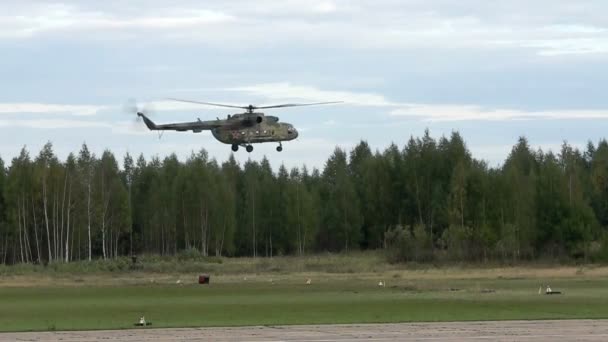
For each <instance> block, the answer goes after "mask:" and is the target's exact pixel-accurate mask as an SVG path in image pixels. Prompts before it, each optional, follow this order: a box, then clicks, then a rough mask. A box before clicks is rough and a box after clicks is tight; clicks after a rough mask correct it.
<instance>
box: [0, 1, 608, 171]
mask: <svg viewBox="0 0 608 342" xmlns="http://www.w3.org/2000/svg"><path fill="white" fill-rule="evenodd" d="M606 13H608V2H606V1H604V0H596V1H593V0H590V1H584V0H582V1H570V0H534V1H529V0H525V1H524V0H508V1H506V0H505V1H503V0H495V1H487V0H459V1H448V0H385V1H380V0H373V1H372V0H362V1H339V0H334V1H329V0H327V1H321V0H319V1H316V0H282V1H250V0H243V1H193V0H192V1H179V0H173V1H160V0H146V1H143V0H142V1H136V0H131V1H128V2H127V1H118V0H106V1H85V0H80V1H28V0H20V1H11V0H6V1H2V3H0V77H1V80H2V82H1V85H0V156H1V157H2V158H3V159H4V160H5V162H6V163H7V164H8V163H10V160H11V159H12V158H13V157H14V156H15V155H17V154H18V153H19V151H20V149H21V148H22V147H23V146H27V148H28V149H29V150H30V153H31V154H33V155H36V154H38V152H39V150H40V148H41V146H42V145H44V143H46V142H47V141H51V142H52V143H53V145H54V149H55V151H56V153H57V154H58V155H59V157H60V158H62V159H64V158H65V157H66V156H67V153H69V152H71V151H75V152H76V151H78V150H79V149H80V146H81V144H82V143H83V142H86V143H87V144H88V145H89V148H90V149H92V150H93V151H94V152H96V153H98V154H99V153H101V152H102V151H103V149H105V148H108V149H111V150H112V151H114V152H115V153H116V155H117V157H118V158H119V159H120V160H122V156H123V155H124V153H125V152H126V151H129V152H130V153H131V154H134V155H139V154H140V153H143V154H144V155H145V156H146V157H147V158H149V157H150V156H152V155H159V156H161V157H162V156H164V155H166V154H168V153H171V152H175V153H177V155H178V156H179V157H180V159H182V160H183V159H184V158H185V157H186V156H188V155H189V154H190V153H191V152H192V151H198V150H199V149H200V148H205V149H206V150H207V151H208V152H209V154H210V156H211V157H215V158H217V159H218V161H223V160H225V159H226V158H227V157H228V155H229V154H230V153H231V150H230V146H229V145H224V144H222V143H220V142H218V141H216V140H215V139H214V138H213V137H212V136H211V134H210V133H209V132H204V133H200V134H194V133H191V132H165V133H164V135H163V136H162V138H161V139H159V137H158V134H157V133H156V132H150V131H147V130H146V129H145V127H144V126H143V123H142V122H138V121H136V120H135V118H134V116H133V114H132V113H128V112H126V111H125V110H124V106H125V103H126V102H127V101H128V99H130V98H134V99H136V100H137V101H138V103H140V105H141V106H142V107H143V106H144V105H146V104H148V107H147V108H148V109H151V110H153V114H154V115H153V117H152V118H153V119H154V120H155V121H157V123H167V122H173V121H186V120H187V121H190V120H193V119H196V118H199V117H200V118H201V119H202V120H205V119H213V118H215V117H225V116H226V115H227V114H230V113H233V111H232V110H230V109H228V108H215V107H206V106H198V105H189V104H184V103H177V102H167V101H164V100H163V99H165V98H167V97H179V98H185V99H192V100H200V101H209V102H224V103H231V104H243V105H247V104H250V103H251V104H275V103H284V102H294V101H297V102H305V101H313V102H316V101H345V103H344V104H338V105H328V106H318V107H301V108H291V109H290V108H288V109H273V110H267V111H266V114H269V115H276V116H278V117H279V118H280V119H281V120H282V121H286V122H290V123H293V124H294V125H295V126H296V127H297V128H298V130H299V132H300V136H299V138H298V140H297V141H292V142H288V143H286V144H284V146H283V147H284V149H283V152H281V153H278V152H276V151H275V147H276V144H262V145H255V150H254V151H253V153H251V154H248V153H247V152H245V151H244V150H243V149H240V150H239V151H238V152H237V153H236V154H235V156H236V157H237V159H238V160H239V161H241V162H244V161H245V160H247V158H252V159H255V160H261V158H262V156H263V155H266V156H267V158H268V159H269V160H270V162H271V163H272V165H273V166H274V167H278V165H280V164H281V163H284V164H285V165H286V166H288V167H291V166H296V165H302V164H303V163H306V164H307V165H308V166H310V167H312V166H316V167H322V166H323V163H324V162H325V160H326V159H327V157H328V156H329V154H330V153H331V152H332V151H333V149H334V148H335V147H336V146H341V147H343V148H346V149H350V148H352V147H353V146H354V145H355V144H357V143H358V142H359V141H360V140H367V141H368V143H369V144H370V145H371V147H372V149H374V150H375V149H379V150H383V149H384V148H386V147H387V146H388V145H389V144H390V143H391V142H395V143H397V144H398V145H399V146H403V145H404V144H405V143H406V142H407V139H408V138H409V137H410V136H412V135H413V136H421V135H422V134H423V133H424V129H425V128H428V129H429V130H430V132H431V135H432V136H434V137H436V138H438V137H440V136H441V135H446V136H447V135H449V134H450V132H452V131H453V130H456V131H459V132H460V133H461V134H462V135H463V136H464V138H465V141H466V142H467V144H468V147H469V149H470V150H471V151H472V152H473V154H474V156H475V157H477V158H480V159H485V160H487V161H488V162H489V163H490V165H492V166H496V165H499V164H500V163H502V161H503V160H504V158H505V157H506V155H507V154H508V152H509V150H510V148H511V147H512V145H513V144H514V143H515V142H516V141H517V138H518V137H519V136H526V137H527V138H528V139H529V141H530V143H531V145H532V146H533V147H534V148H542V149H543V150H545V151H546V150H548V149H553V150H554V151H555V150H556V149H557V148H558V147H559V145H561V143H562V142H563V141H564V140H566V141H568V142H569V143H570V144H572V145H576V146H584V145H585V144H586V143H587V141H588V140H591V141H593V142H597V141H598V140H599V139H600V138H604V137H606V135H607V134H606V132H608V120H607V119H608V96H607V95H608V94H607V93H606V82H607V81H608V16H607V15H606Z"/></svg>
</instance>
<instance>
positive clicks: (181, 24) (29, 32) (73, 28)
mask: <svg viewBox="0 0 608 342" xmlns="http://www.w3.org/2000/svg"><path fill="white" fill-rule="evenodd" d="M0 18H1V19H2V24H0V37H5V38H24V37H32V36H36V35H40V34H47V33H53V32H66V31H68V32H72V33H76V34H82V33H86V32H87V31H91V30H95V31H97V32H99V33H103V34H106V35H107V34H111V32H112V31H120V30H122V31H129V30H168V29H184V30H191V29H194V28H197V27H198V28H202V27H204V26H206V25H211V24H217V23H225V22H230V21H233V20H234V19H235V18H234V17H232V16H230V15H227V14H225V13H222V12H219V11H212V10H207V9H199V8H190V9H167V8H159V9H158V10H157V11H156V12H154V13H148V14H145V13H142V14H141V15H140V16H127V15H126V14H125V13H120V12H119V11H111V10H106V11H102V10H83V9H81V8H79V7H77V6H75V5H69V4H45V5H36V6H29V7H26V8H23V9H21V13H20V14H17V15H11V16H0Z"/></svg>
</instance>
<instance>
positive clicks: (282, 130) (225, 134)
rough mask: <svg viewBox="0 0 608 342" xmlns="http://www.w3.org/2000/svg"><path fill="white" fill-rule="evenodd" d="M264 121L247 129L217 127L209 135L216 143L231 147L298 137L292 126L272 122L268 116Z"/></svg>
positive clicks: (276, 121)
mask: <svg viewBox="0 0 608 342" xmlns="http://www.w3.org/2000/svg"><path fill="white" fill-rule="evenodd" d="M264 119H265V120H262V122H261V123H256V124H254V125H251V126H249V127H243V126H241V127H230V126H227V127H226V126H223V127H217V128H214V129H212V130H211V133H212V134H213V136H214V137H215V139H217V140H218V141H220V142H222V143H224V144H231V145H247V144H255V143H263V142H281V141H290V140H294V139H296V138H297V137H298V131H297V130H296V129H295V128H294V127H293V125H291V124H289V123H283V122H278V120H272V117H268V116H266V117H264ZM268 119H270V120H268Z"/></svg>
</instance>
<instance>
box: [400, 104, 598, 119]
mask: <svg viewBox="0 0 608 342" xmlns="http://www.w3.org/2000/svg"><path fill="white" fill-rule="evenodd" d="M390 115H391V116H394V117H413V118H419V119H422V120H423V121H431V122H437V121H466V120H486V121H488V120H489V121H504V120H535V119H553V120H562V119H607V118H608V110H585V109H581V110H546V111H525V110H517V109H504V108H484V107H481V106H477V105H440V104H409V105H405V106H403V107H401V108H399V109H395V110H393V111H391V113H390Z"/></svg>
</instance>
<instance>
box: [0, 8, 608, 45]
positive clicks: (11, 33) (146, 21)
mask: <svg viewBox="0 0 608 342" xmlns="http://www.w3.org/2000/svg"><path fill="white" fill-rule="evenodd" d="M72 4H73V5H70V2H69V1H68V2H66V3H65V4H35V5H13V7H15V8H12V11H8V10H7V11H4V12H5V13H11V12H13V13H11V15H8V14H5V15H1V14H0V38H2V37H4V38H26V37H33V36H38V35H44V34H59V35H61V37H62V38H63V39H69V40H72V39H82V38H85V39H131V40H140V39H150V38H154V39H155V40H161V39H165V40H168V41H170V42H198V43H213V44H216V46H214V48H220V49H226V48H237V49H240V48H243V47H248V48H252V47H255V48H260V47H263V46H267V45H271V46H276V45H277V44H293V42H295V41H297V42H298V44H300V45H315V46H317V47H319V46H323V47H325V46H332V47H348V48H354V49H389V50H404V49H421V48H423V49H431V50H437V49H449V48H457V49H462V48H476V49H495V48H510V49H529V50H531V51H533V52H535V53H537V54H539V55H542V56H553V55H559V54H598V53H599V54H604V53H608V48H606V46H607V45H608V30H607V27H608V25H607V24H606V22H605V20H604V19H603V18H602V16H600V15H599V13H605V12H606V11H607V10H608V5H606V4H605V2H597V1H593V2H592V3H588V4H586V5H584V6H579V5H573V4H572V3H571V2H570V1H566V0H563V1H557V0H552V1H550V2H549V1H535V2H534V3H530V2H529V1H510V2H508V3H507V2H501V3H494V2H492V5H489V4H488V3H486V1H485V0H484V1H482V0H463V1H459V2H458V4H454V3H452V2H444V1H433V2H427V1H417V0H410V1H400V2H396V1H358V2H356V3H353V2H349V1H338V0H336V1H327V0H324V1H303V0H290V1H281V2H276V1H266V0H261V1H236V2H234V1H231V2H226V3H221V4H217V3H216V4H213V3H212V4H209V3H201V2H195V1H185V2H182V3H181V4H180V5H176V6H167V5H166V4H165V3H164V2H155V1H145V2H144V1H140V2H137V1H133V2H130V3H129V6H126V5H124V4H123V2H117V3H115V4H114V5H112V2H111V1H110V2H109V4H108V5H105V4H103V3H98V4H97V5H91V4H83V3H82V2H72ZM87 6H90V7H87ZM590 13H591V14H593V15H589V14H590ZM244 37H246V39H243V38H244ZM328 44H329V45H328Z"/></svg>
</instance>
